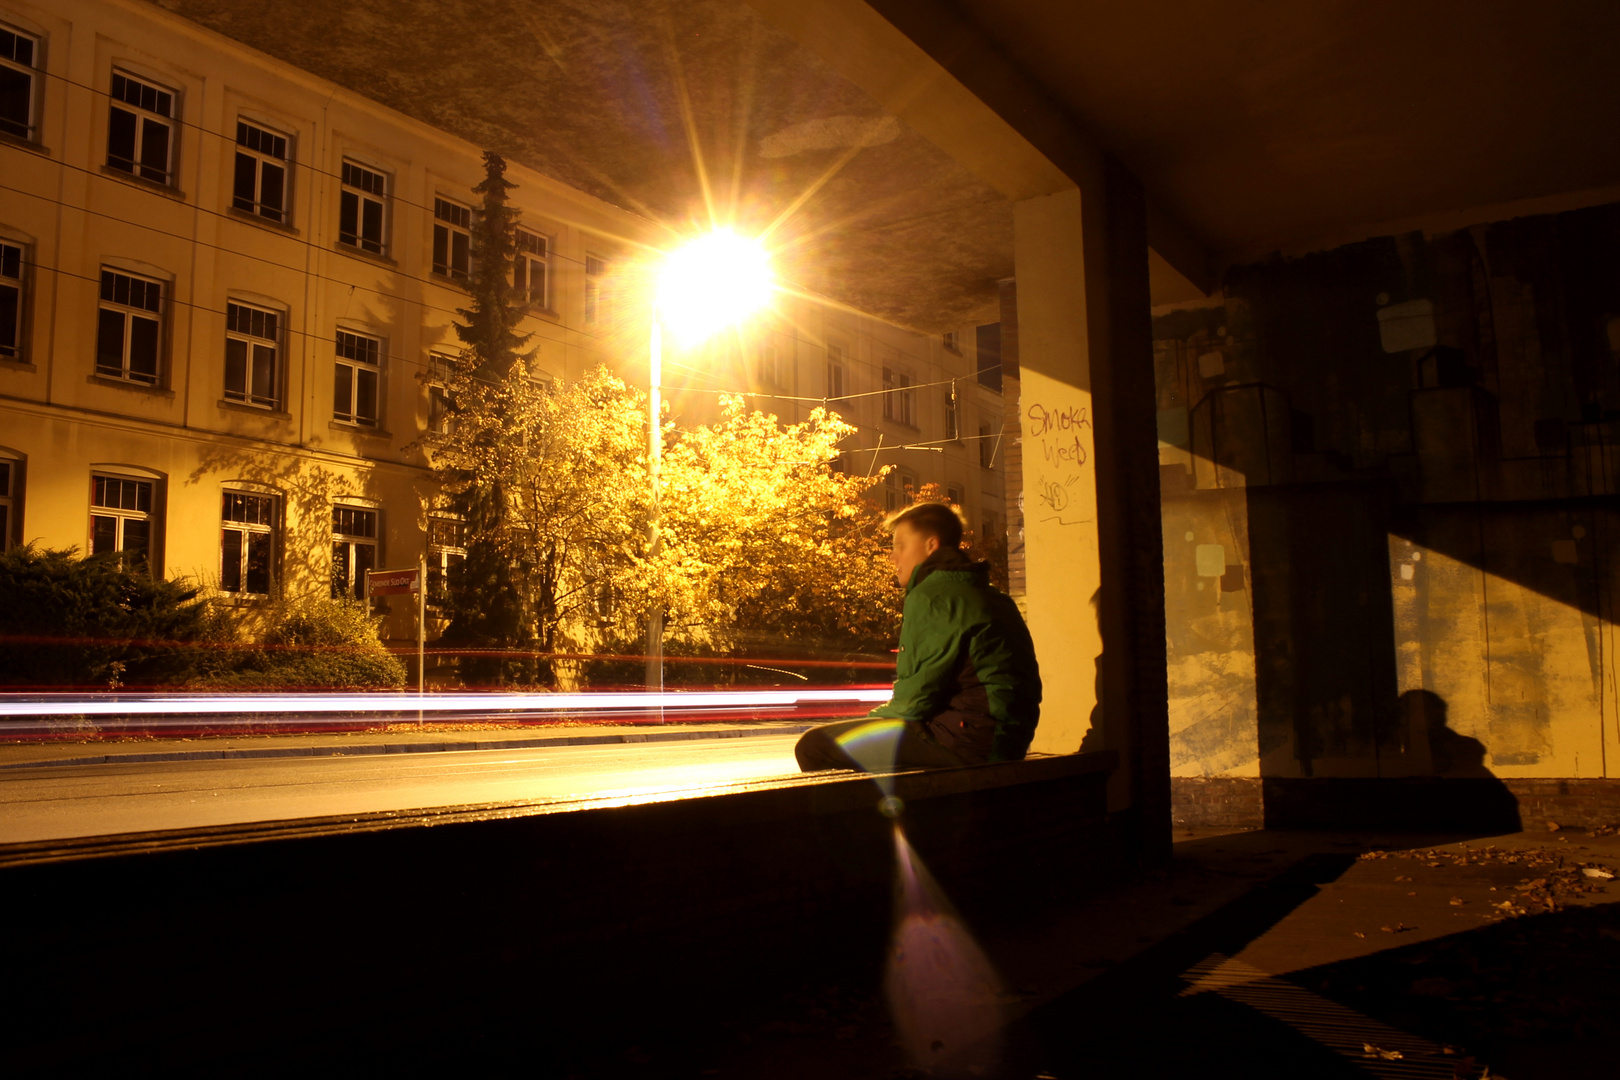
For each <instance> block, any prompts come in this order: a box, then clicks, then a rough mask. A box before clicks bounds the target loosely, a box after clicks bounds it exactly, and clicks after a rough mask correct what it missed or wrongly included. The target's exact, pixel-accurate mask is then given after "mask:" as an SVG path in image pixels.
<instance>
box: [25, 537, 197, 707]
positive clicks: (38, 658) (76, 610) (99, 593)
mask: <svg viewBox="0 0 1620 1080" xmlns="http://www.w3.org/2000/svg"><path fill="white" fill-rule="evenodd" d="M203 606H204V605H203V603H202V601H200V600H198V599H197V589H196V588H195V587H193V586H191V585H189V584H186V583H184V582H174V581H160V580H157V579H156V578H153V577H152V576H151V575H150V574H147V573H146V572H145V571H143V570H138V569H135V568H132V567H129V566H126V565H125V564H124V561H123V558H122V556H119V555H116V554H112V555H92V556H90V557H89V558H83V559H81V558H79V557H78V549H76V548H42V549H41V548H35V547H34V546H33V545H32V544H30V545H28V546H27V547H20V548H13V549H12V550H10V551H7V552H4V553H0V611H3V612H4V613H5V622H6V625H7V627H8V630H7V631H6V632H5V634H4V645H5V647H4V648H3V649H0V683H6V684H9V685H13V686H17V685H26V686H109V687H113V688H117V687H118V686H119V685H122V684H130V685H136V686H151V685H159V684H167V683H179V682H183V681H185V680H186V679H187V678H188V677H189V676H190V675H191V674H192V664H193V661H194V658H195V652H194V650H193V649H191V648H190V642H191V641H193V640H194V639H195V638H196V637H197V636H198V634H199V633H200V632H201V631H202V629H203Z"/></svg>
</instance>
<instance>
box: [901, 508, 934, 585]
mask: <svg viewBox="0 0 1620 1080" xmlns="http://www.w3.org/2000/svg"><path fill="white" fill-rule="evenodd" d="M938 550H939V537H937V536H925V535H923V534H922V533H920V532H918V531H917V530H916V529H913V528H912V527H911V523H910V522H908V521H902V522H901V523H900V524H898V525H896V526H895V527H894V546H893V547H892V548H891V549H890V551H889V561H890V562H891V563H893V564H894V577H895V580H896V581H898V582H900V587H901V588H902V589H903V588H905V587H906V586H907V585H910V584H911V573H912V571H913V570H915V569H917V567H918V566H919V565H921V563H922V561H923V560H924V559H926V558H928V556H930V555H932V554H933V553H934V552H936V551H938Z"/></svg>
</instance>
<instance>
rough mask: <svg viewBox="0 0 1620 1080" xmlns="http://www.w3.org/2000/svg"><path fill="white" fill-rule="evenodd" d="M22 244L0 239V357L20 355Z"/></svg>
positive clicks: (4, 358) (21, 353)
mask: <svg viewBox="0 0 1620 1080" xmlns="http://www.w3.org/2000/svg"><path fill="white" fill-rule="evenodd" d="M24 261H25V260H24V259H23V248H22V245H21V244H19V243H17V242H16V241H14V240H0V360H21V359H22V358H23V342H22V330H23V276H22V275H23V263H24Z"/></svg>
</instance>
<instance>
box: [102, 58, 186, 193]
mask: <svg viewBox="0 0 1620 1080" xmlns="http://www.w3.org/2000/svg"><path fill="white" fill-rule="evenodd" d="M111 97H112V103H111V106H110V111H109V113H108V117H107V166H108V167H109V168H113V169H117V170H119V171H120V172H127V173H129V174H130V175H131V176H138V177H140V178H141V179H142V180H150V181H152V182H153V183H154V184H163V185H165V186H172V185H173V183H174V161H175V156H176V155H175V148H176V146H177V145H178V143H179V139H178V138H177V137H176V135H177V129H178V124H177V123H176V121H177V120H178V119H179V115H178V114H179V110H177V109H176V108H175V104H176V94H175V92H174V91H173V90H169V89H167V88H165V87H162V86H159V85H157V84H156V83H152V82H148V81H147V80H145V79H137V78H136V77H135V76H133V75H128V74H125V73H124V72H122V71H115V72H113V77H112V95H111Z"/></svg>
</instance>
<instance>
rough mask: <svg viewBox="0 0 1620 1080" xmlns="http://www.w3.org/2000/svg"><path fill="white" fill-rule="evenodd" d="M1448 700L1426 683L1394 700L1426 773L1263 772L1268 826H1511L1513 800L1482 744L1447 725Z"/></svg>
mask: <svg viewBox="0 0 1620 1080" xmlns="http://www.w3.org/2000/svg"><path fill="white" fill-rule="evenodd" d="M1446 712H1447V710H1446V703H1445V701H1444V699H1442V698H1441V697H1440V696H1439V695H1438V694H1434V693H1431V692H1430V691H1428V690H1408V691H1407V692H1406V693H1404V694H1402V695H1401V696H1400V698H1399V699H1398V700H1397V702H1396V706H1395V708H1394V710H1393V713H1394V715H1395V716H1396V717H1397V719H1398V720H1399V721H1400V724H1401V728H1402V729H1403V730H1402V731H1401V735H1402V736H1403V737H1404V739H1405V743H1406V745H1405V747H1404V749H1405V751H1406V752H1407V753H1408V754H1409V755H1410V756H1411V758H1412V759H1414V763H1416V762H1421V761H1422V760H1424V759H1427V761H1428V763H1429V766H1430V771H1429V772H1428V774H1427V775H1406V776H1382V777H1377V776H1372V777H1345V776H1332V777H1299V776H1265V777H1263V778H1262V781H1261V791H1262V798H1263V799H1264V807H1265V824H1266V826H1267V827H1268V828H1346V827H1358V828H1373V829H1391V830H1402V831H1404V830H1414V829H1416V830H1431V829H1433V830H1451V829H1462V830H1466V831H1469V832H1475V833H1483V834H1491V833H1499V832H1517V831H1518V830H1519V828H1520V825H1521V822H1520V819H1519V802H1518V799H1517V798H1515V797H1514V795H1513V793H1512V792H1511V791H1509V790H1508V788H1507V785H1505V784H1503V783H1502V781H1501V780H1498V779H1497V778H1496V777H1495V776H1494V775H1493V774H1492V773H1491V771H1490V769H1488V768H1486V766H1485V754H1486V750H1485V744H1484V743H1482V742H1480V741H1479V740H1478V739H1475V738H1471V737H1469V736H1467V735H1463V734H1460V733H1458V732H1456V731H1453V730H1452V729H1451V727H1450V726H1449V725H1448V723H1447V715H1446Z"/></svg>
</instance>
